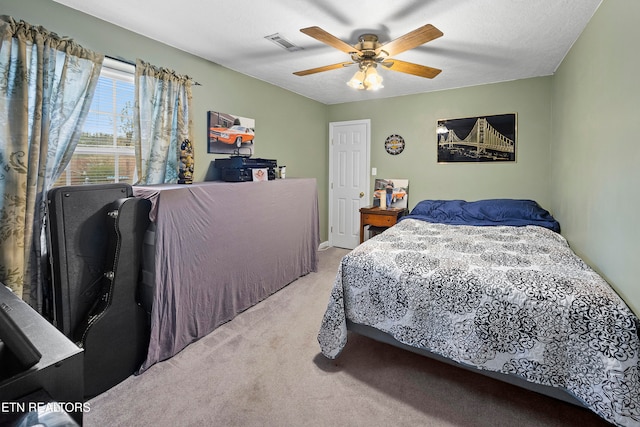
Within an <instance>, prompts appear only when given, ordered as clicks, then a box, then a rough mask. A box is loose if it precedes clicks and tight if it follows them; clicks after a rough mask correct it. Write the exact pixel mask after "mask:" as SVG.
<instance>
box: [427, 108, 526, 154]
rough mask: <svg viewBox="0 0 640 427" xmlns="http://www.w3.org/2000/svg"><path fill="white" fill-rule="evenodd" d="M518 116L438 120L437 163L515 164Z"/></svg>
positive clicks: (512, 114)
mask: <svg viewBox="0 0 640 427" xmlns="http://www.w3.org/2000/svg"><path fill="white" fill-rule="evenodd" d="M516 121H517V116H516V114H515V113H511V114H497V115H493V116H479V117H468V118H464V119H441V120H438V127H437V136H438V163H454V162H474V163H477V162H515V161H516V133H517V127H516Z"/></svg>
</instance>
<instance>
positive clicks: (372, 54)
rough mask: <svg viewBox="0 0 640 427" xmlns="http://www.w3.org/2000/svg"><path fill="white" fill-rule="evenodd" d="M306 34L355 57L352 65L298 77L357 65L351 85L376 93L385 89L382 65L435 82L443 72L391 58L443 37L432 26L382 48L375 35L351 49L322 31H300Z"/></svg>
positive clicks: (320, 69) (364, 36) (301, 73)
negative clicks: (378, 71) (380, 70)
mask: <svg viewBox="0 0 640 427" xmlns="http://www.w3.org/2000/svg"><path fill="white" fill-rule="evenodd" d="M300 31H301V32H303V33H304V34H306V35H308V36H310V37H313V38H314V39H316V40H319V41H321V42H322V43H325V44H327V45H329V46H331V47H334V48H336V49H338V50H341V51H342V52H345V53H347V54H349V55H350V56H351V61H348V62H339V63H337V64H332V65H325V66H323V67H317V68H311V69H308V70H303V71H296V72H295V73H293V74H295V75H297V76H307V75H309V74H315V73H320V72H323V71H329V70H335V69H337V68H342V67H348V66H350V65H354V64H357V65H358V68H359V70H358V71H357V72H356V75H354V76H353V78H352V79H351V80H350V81H349V82H348V83H347V84H348V85H349V86H351V87H354V88H356V89H368V90H372V89H373V90H375V89H378V88H381V87H382V77H380V75H379V74H378V73H377V72H376V67H377V66H378V64H380V65H382V66H383V67H385V68H388V69H389V70H393V71H398V72H401V73H407V74H413V75H414V76H418V77H425V78H428V79H432V78H434V77H435V76H437V75H438V74H440V72H441V71H442V70H439V69H437V68H432V67H427V66H425V65H418V64H414V63H411V62H405V61H401V60H399V59H394V58H391V56H394V55H397V54H399V53H401V52H404V51H407V50H409V49H413V48H415V47H417V46H420V45H422V44H424V43H427V42H429V41H431V40H434V39H437V38H438V37H441V36H442V35H443V33H442V31H440V30H438V29H437V28H436V27H434V26H433V25H431V24H427V25H424V26H422V27H420V28H417V29H415V30H413V31H411V32H409V33H407V34H405V35H403V36H401V37H398V38H397V39H395V40H392V41H390V42H389V43H386V44H382V43H380V42H379V41H378V36H376V35H375V34H362V35H361V36H360V37H359V38H358V43H357V44H356V45H354V46H351V45H350V44H348V43H345V42H344V41H342V40H340V39H339V38H337V37H335V36H334V35H332V34H329V33H328V32H326V31H325V30H323V29H322V28H320V27H308V28H303V29H301V30H300Z"/></svg>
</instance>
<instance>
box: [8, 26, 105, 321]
mask: <svg viewBox="0 0 640 427" xmlns="http://www.w3.org/2000/svg"><path fill="white" fill-rule="evenodd" d="M103 59H104V56H103V55H101V54H97V53H94V52H91V51H89V50H87V49H84V48H82V47H81V46H79V45H78V44H76V43H75V42H74V41H73V40H70V39H68V38H63V37H59V36H58V35H56V34H55V33H51V32H49V31H47V30H45V29H44V28H42V27H36V26H32V25H30V24H28V23H26V22H24V21H16V20H14V19H13V18H11V17H8V16H1V17H0V282H2V283H4V284H6V285H7V286H9V287H10V288H11V289H13V290H14V292H15V293H16V294H17V295H19V296H21V297H22V298H23V299H24V300H25V301H27V302H28V303H29V304H31V305H32V306H34V307H35V308H37V309H38V310H39V311H42V292H43V290H44V289H43V285H44V283H45V280H44V278H45V272H46V269H45V268H46V245H45V244H44V243H43V242H44V218H45V201H46V192H47V190H49V189H50V188H51V186H52V185H53V183H54V182H55V180H56V179H57V178H58V177H59V176H60V174H61V173H62V171H63V170H64V168H65V167H66V165H67V163H68V162H69V160H70V158H71V155H72V154H73V150H74V149H75V147H76V145H77V143H78V140H79V139H80V132H81V129H82V125H83V123H84V120H85V118H86V116H87V113H88V111H89V107H90V105H91V99H92V97H93V93H94V90H95V87H96V84H97V82H98V77H99V75H100V69H101V67H102V61H103Z"/></svg>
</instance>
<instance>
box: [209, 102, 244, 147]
mask: <svg viewBox="0 0 640 427" xmlns="http://www.w3.org/2000/svg"><path fill="white" fill-rule="evenodd" d="M255 123H256V122H255V120H254V119H249V118H247V117H240V116H236V115H233V114H229V113H220V112H218V111H209V112H208V113H207V152H208V153H219V154H235V155H243V156H251V155H252V154H253V146H254V143H255V132H256V130H255V128H256V125H255Z"/></svg>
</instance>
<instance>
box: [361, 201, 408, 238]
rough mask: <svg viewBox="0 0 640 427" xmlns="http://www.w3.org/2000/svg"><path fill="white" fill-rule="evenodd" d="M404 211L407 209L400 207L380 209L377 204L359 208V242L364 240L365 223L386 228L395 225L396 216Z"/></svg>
mask: <svg viewBox="0 0 640 427" xmlns="http://www.w3.org/2000/svg"><path fill="white" fill-rule="evenodd" d="M406 213H407V210H406V209H402V208H386V209H380V207H378V206H375V207H374V206H367V207H364V208H360V243H362V242H364V228H365V227H366V226H367V225H368V226H370V227H377V228H381V229H387V228H389V227H391V226H393V225H396V223H397V222H398V218H400V217H401V216H403V215H405V214H406Z"/></svg>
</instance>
